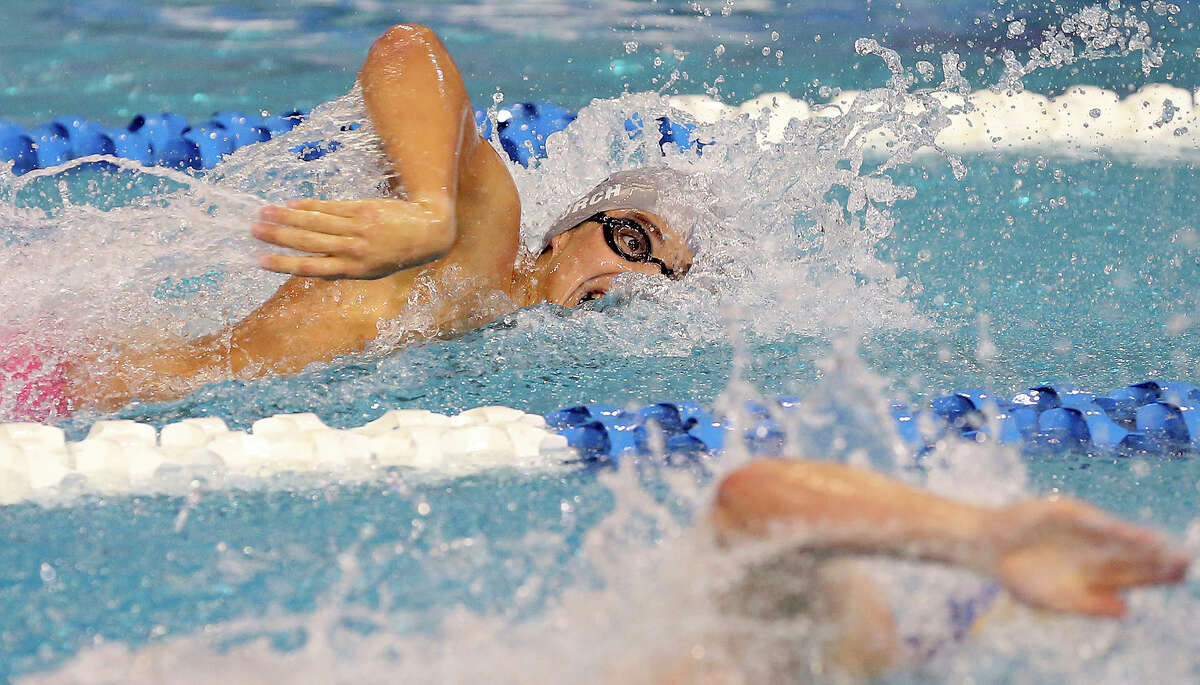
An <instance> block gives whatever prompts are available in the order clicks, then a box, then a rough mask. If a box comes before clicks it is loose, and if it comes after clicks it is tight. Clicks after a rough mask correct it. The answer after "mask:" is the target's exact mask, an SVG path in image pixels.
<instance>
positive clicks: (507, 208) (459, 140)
mask: <svg viewBox="0 0 1200 685" xmlns="http://www.w3.org/2000/svg"><path fill="white" fill-rule="evenodd" d="M359 83H360V84H361V86H362V92H363V99H364V101H365V105H366V110H367V114H368V115H369V116H370V118H371V121H372V123H373V124H374V126H375V130H376V132H377V134H378V136H379V139H380V142H381V143H382V146H383V149H384V151H385V153H386V154H387V157H388V160H389V162H390V165H391V171H392V176H391V181H392V187H393V191H394V195H395V197H389V198H380V199H366V200H346V201H320V200H297V201H293V202H290V203H288V204H287V206H282V207H268V208H266V209H264V210H263V211H262V214H261V216H260V221H259V222H258V223H256V224H254V226H253V227H252V231H253V233H254V235H255V237H257V238H259V239H260V240H263V241H265V242H268V243H271V244H274V245H279V246H281V247H287V248H293V249H296V250H300V251H302V252H307V253H309V254H308V255H304V256H290V255H288V256H285V255H271V256H268V257H264V258H263V259H262V266H263V267H264V268H266V269H270V270H272V271H278V272H281V273H289V274H293V275H294V277H293V278H291V279H289V280H288V281H287V282H286V283H284V285H283V286H282V287H280V288H279V290H278V291H276V292H275V294H274V295H273V296H272V297H271V298H270V299H268V300H267V301H266V302H264V303H263V304H262V306H260V307H259V308H258V309H256V310H255V311H254V312H253V313H252V314H250V315H249V316H247V317H246V318H245V319H243V320H242V321H240V322H238V323H237V324H235V325H233V326H231V327H229V328H227V329H225V330H223V331H220V332H218V333H215V334H212V335H208V336H204V337H202V338H198V339H193V340H183V341H180V340H177V341H165V342H164V341H160V342H157V343H155V344H151V345H145V346H138V345H130V346H128V347H126V348H124V349H122V350H121V351H120V353H119V354H117V355H114V356H113V357H112V358H111V359H110V360H108V361H105V360H104V358H102V357H103V356H102V355H90V358H89V359H86V360H81V361H79V362H76V363H74V364H72V365H70V369H69V371H70V374H69V375H70V381H69V383H68V394H69V395H70V397H71V398H72V400H73V402H74V405H75V406H76V407H90V408H95V409H100V410H107V409H114V408H117V407H119V406H122V405H124V404H125V403H127V402H128V401H130V400H131V399H134V398H138V399H141V400H148V401H159V400H166V399H171V398H174V397H179V396H182V395H184V394H186V393H187V392H190V391H191V390H193V389H195V387H197V385H198V384H200V383H203V382H209V381H213V380H219V379H222V378H229V377H243V378H245V377H259V376H263V375H267V374H288V373H294V372H296V371H299V370H300V369H302V368H303V367H305V366H306V365H308V364H310V363H312V362H317V361H328V360H330V359H332V358H334V357H336V356H338V355H342V354H348V353H353V352H357V351H360V350H362V349H363V347H364V346H365V345H366V344H367V343H369V342H370V341H372V340H374V339H375V338H376V337H378V336H379V334H380V327H379V322H380V321H381V320H388V319H393V318H395V317H397V316H398V315H400V314H401V313H402V312H403V310H404V308H405V307H406V306H411V305H410V300H419V299H421V298H422V297H424V296H426V295H427V293H428V292H430V291H434V290H436V291H437V292H438V293H439V297H438V298H436V299H435V301H430V302H428V303H425V304H427V306H428V307H429V312H428V313H429V314H430V315H432V317H433V319H434V327H435V328H437V329H442V330H445V331H453V330H454V329H455V328H459V327H471V326H477V325H480V324H481V323H483V322H484V321H485V320H487V319H489V318H491V317H494V316H495V315H497V314H498V313H499V312H489V311H477V310H476V307H475V304H474V303H475V301H476V300H478V299H479V296H480V294H481V293H483V292H490V291H499V292H502V293H505V294H509V295H511V294H512V289H513V273H514V263H515V262H516V258H517V253H518V246H519V240H520V235H519V227H520V198H519V197H518V195H517V190H516V186H515V184H514V183H513V180H512V177H511V176H510V175H509V173H508V169H507V167H506V166H505V163H504V162H503V161H502V160H501V159H500V157H499V155H498V154H497V153H496V151H495V149H494V148H493V147H492V146H491V145H490V144H488V143H487V141H485V140H483V139H482V138H480V137H479V135H478V133H477V131H476V129H475V113H474V109H473V107H472V106H471V102H470V99H469V98H468V96H467V93H466V88H465V86H464V85H463V81H462V77H461V76H460V74H459V71H458V69H457V67H456V66H455V64H454V62H453V60H451V58H450V55H449V53H448V52H447V51H446V48H445V46H444V45H442V42H441V41H440V40H438V38H437V37H436V36H435V35H434V34H433V32H432V31H431V30H429V29H428V28H425V27H422V26H414V25H399V26H395V27H393V28H391V29H390V30H389V31H388V32H387V33H385V34H384V35H383V36H382V37H380V38H379V39H378V40H377V41H376V42H375V44H374V45H372V47H371V50H370V52H369V53H368V55H367V59H366V62H365V63H364V64H363V67H362V70H361V71H360V73H359ZM463 274H467V275H469V276H470V278H469V279H466V280H464V279H463V278H462V277H461V276H462V275H463ZM450 281H453V284H452V286H451V287H446V288H438V287H437V286H438V284H440V283H449V282H450ZM431 286H432V287H431ZM414 333H415V331H414Z"/></svg>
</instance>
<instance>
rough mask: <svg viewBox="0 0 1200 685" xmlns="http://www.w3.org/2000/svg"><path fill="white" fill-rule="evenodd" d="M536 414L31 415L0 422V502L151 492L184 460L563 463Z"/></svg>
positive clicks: (221, 472) (375, 466)
mask: <svg viewBox="0 0 1200 685" xmlns="http://www.w3.org/2000/svg"><path fill="white" fill-rule="evenodd" d="M545 426H546V421H545V419H543V418H542V417H541V416H538V415H535V414H526V413H524V412H522V411H520V410H518V409H513V408H511V407H502V406H491V407H477V408H475V409H469V410H467V411H464V412H462V413H461V414H459V415H457V416H446V415H444V414H437V413H435V412H431V411H426V410H393V411H389V412H387V413H386V414H384V415H383V416H381V417H380V418H378V419H376V420H374V421H371V422H370V423H368V424H366V425H363V426H358V427H356V428H351V429H348V430H339V429H335V428H330V427H329V426H327V425H325V423H324V422H322V421H321V420H320V418H318V417H317V416H316V415H315V414H311V413H301V414H277V415H274V416H268V417H265V418H262V419H259V420H258V421H255V422H254V424H253V426H252V428H251V430H250V431H249V432H247V431H231V430H229V428H228V427H227V426H226V425H225V422H224V421H222V420H221V419H219V418H215V417H206V418H191V419H183V420H181V421H178V422H176V423H172V424H169V425H167V426H164V427H163V429H162V432H161V435H160V434H158V432H157V431H155V429H154V427H153V426H151V425H148V424H144V423H138V422H135V421H128V420H113V421H98V422H96V423H95V424H94V425H93V426H92V427H91V429H90V430H89V431H88V435H87V437H86V438H85V439H83V440H80V441H78V442H68V441H67V440H66V438H65V435H64V433H63V431H62V430H61V429H59V428H55V427H53V426H45V425H41V424H36V423H8V424H0V504H12V503H15V502H20V501H25V500H34V501H44V502H53V501H61V500H62V499H63V498H64V497H66V498H68V499H69V498H70V497H71V496H73V495H75V494H78V493H81V492H95V493H126V492H129V493H133V492H157V491H160V490H161V489H162V488H161V487H160V486H164V485H166V484H169V483H176V482H178V480H179V479H178V478H174V477H173V476H175V475H176V474H177V473H178V471H179V470H180V469H189V470H190V471H189V473H193V472H194V473H197V474H198V475H202V476H203V477H205V479H206V481H208V482H209V483H210V484H214V483H215V484H218V485H219V484H220V483H222V482H229V478H230V477H234V478H237V479H238V480H237V482H238V484H239V485H242V484H244V483H245V478H247V477H249V478H269V477H271V476H274V475H276V474H280V473H285V472H292V473H297V472H311V473H322V474H334V475H336V476H337V477H339V478H343V477H345V478H349V479H359V480H368V479H372V478H379V477H382V476H383V474H385V473H386V469H387V468H388V467H396V466H404V467H411V468H420V469H427V470H432V471H441V472H447V473H454V474H461V473H463V472H470V471H474V470H480V469H486V468H495V467H503V466H537V467H545V466H552V465H558V464H560V463H562V457H563V454H564V452H565V451H566V450H567V449H568V448H567V441H566V439H565V438H563V437H562V436H560V435H557V434H556V433H553V432H551V431H549V430H547V429H546V427H545Z"/></svg>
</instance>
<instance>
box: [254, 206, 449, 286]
mask: <svg viewBox="0 0 1200 685" xmlns="http://www.w3.org/2000/svg"><path fill="white" fill-rule="evenodd" d="M250 230H251V233H252V234H253V235H254V237H255V238H258V239H259V240H261V241H263V242H266V243H271V244H272V245H278V246H280V247H287V248H291V249H293V250H299V251H301V252H309V253H311V255H310V256H296V255H264V256H263V257H261V258H259V262H258V263H259V266H261V267H262V268H264V269H267V270H269V271H276V272H279V273H285V274H292V275H295V276H317V277H320V278H331V279H332V278H360V279H373V278H383V277H384V276H390V275H391V274H393V273H395V272H397V271H400V270H403V269H411V268H413V267H417V266H421V265H424V264H428V263H430V262H433V261H436V260H438V259H441V258H442V257H444V256H445V255H446V253H447V252H449V251H450V248H451V247H452V246H453V245H454V239H455V224H454V217H453V212H452V211H451V210H450V209H449V205H448V203H443V202H436V201H409V200H400V199H393V198H374V199H367V200H341V201H327V200H293V201H291V202H289V203H287V206H285V207H278V206H271V207H266V208H264V209H263V210H262V211H261V212H260V213H259V221H258V222H256V223H255V224H254V225H253V226H251V229H250Z"/></svg>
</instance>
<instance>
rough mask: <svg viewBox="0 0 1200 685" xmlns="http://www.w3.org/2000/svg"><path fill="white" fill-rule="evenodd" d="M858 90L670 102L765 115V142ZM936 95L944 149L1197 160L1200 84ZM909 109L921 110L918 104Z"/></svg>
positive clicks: (707, 119) (721, 115) (707, 116)
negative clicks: (734, 101) (810, 98)
mask: <svg viewBox="0 0 1200 685" xmlns="http://www.w3.org/2000/svg"><path fill="white" fill-rule="evenodd" d="M859 95H860V94H859V93H858V92H856V91H846V92H843V93H841V94H840V95H839V96H837V97H836V98H834V99H833V100H832V101H831V102H828V103H824V104H809V103H808V102H806V101H805V100H800V99H796V98H793V97H791V96H790V95H788V94H787V93H766V94H763V95H760V96H758V97H755V98H753V99H751V100H747V101H746V102H744V103H742V104H741V105H739V106H732V105H726V104H724V103H721V102H718V101H716V100H713V99H712V98H709V97H707V96H704V95H681V96H675V97H672V98H671V99H670V102H671V106H672V107H675V108H676V109H681V110H683V111H685V112H687V113H689V114H691V115H692V116H694V117H696V119H697V120H698V121H700V122H701V123H713V122H717V121H722V120H729V119H734V118H737V117H739V116H743V115H745V116H748V117H750V118H751V119H759V118H760V117H763V116H766V117H768V120H767V127H766V129H765V131H763V132H762V134H760V142H762V143H763V144H768V143H778V142H780V141H782V140H783V138H784V136H785V135H786V130H787V126H788V124H789V123H791V122H792V121H793V120H800V121H805V120H808V119H813V118H828V117H834V116H837V115H839V114H841V113H843V112H846V111H849V109H850V107H851V105H852V103H853V102H854V101H855V99H856V98H857V97H858V96H859ZM933 97H935V98H936V99H937V100H938V101H939V103H940V104H941V106H942V107H943V108H945V110H946V111H947V112H950V114H949V118H950V125H949V126H948V127H946V128H945V129H943V130H942V131H941V132H940V133H939V134H938V136H937V139H936V143H937V145H938V146H939V147H941V148H942V149H943V150H946V151H948V152H953V153H959V154H961V153H968V152H1009V153H1034V154H1060V155H1068V156H1076V157H1084V158H1096V157H1100V156H1103V155H1105V154H1117V155H1121V156H1126V157H1131V158H1135V159H1139V160H1145V161H1151V162H1157V163H1164V162H1180V161H1195V160H1200V108H1198V107H1197V106H1196V103H1197V101H1198V100H1200V91H1197V93H1193V92H1192V91H1190V90H1187V89H1184V88H1179V87H1176V86H1173V85H1170V84H1165V83H1152V84H1148V85H1146V86H1143V87H1142V88H1141V89H1139V90H1138V91H1136V92H1134V93H1132V94H1130V95H1127V96H1125V97H1124V98H1122V97H1120V96H1119V95H1118V94H1117V93H1115V92H1113V91H1111V90H1106V89H1104V88H1099V87H1097V86H1089V85H1076V86H1070V87H1068V88H1067V90H1066V91H1065V92H1064V93H1062V94H1061V95H1059V96H1058V97H1054V98H1050V97H1047V96H1045V95H1041V94H1038V93H1034V92H1030V91H1023V92H1019V93H1018V92H995V91H992V90H977V91H974V92H971V93H968V94H967V95H966V96H962V95H958V94H955V93H935V94H933ZM914 106H915V105H914ZM878 107H879V105H873V106H867V107H866V109H867V110H870V109H872V108H875V109H877V108H878ZM910 113H913V114H917V113H920V108H919V107H917V108H916V109H915V110H914V111H912V112H910ZM894 142H895V138H894V136H892V135H891V133H890V132H889V131H886V130H883V129H880V130H876V131H874V132H872V133H871V135H869V136H867V137H866V140H865V141H864V149H866V150H868V151H871V150H873V151H875V152H879V153H887V152H888V151H889V150H890V149H891V146H892V145H893V144H894Z"/></svg>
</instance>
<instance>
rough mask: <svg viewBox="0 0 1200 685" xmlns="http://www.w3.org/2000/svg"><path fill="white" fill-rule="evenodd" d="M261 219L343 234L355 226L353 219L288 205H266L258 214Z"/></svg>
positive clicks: (311, 229) (349, 231) (295, 226)
mask: <svg viewBox="0 0 1200 685" xmlns="http://www.w3.org/2000/svg"><path fill="white" fill-rule="evenodd" d="M258 216H259V218H261V219H262V220H263V221H265V222H268V223H273V224H281V225H284V226H292V227H294V228H307V229H308V230H310V231H320V232H321V233H332V234H334V235H345V234H347V233H351V232H352V231H353V230H354V227H355V226H356V224H355V222H354V221H351V220H350V219H347V218H346V217H342V216H338V215H336V214H326V213H325V212H317V211H308V210H303V209H291V208H288V207H266V208H264V209H263V210H262V211H261V212H259V214H258Z"/></svg>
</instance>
